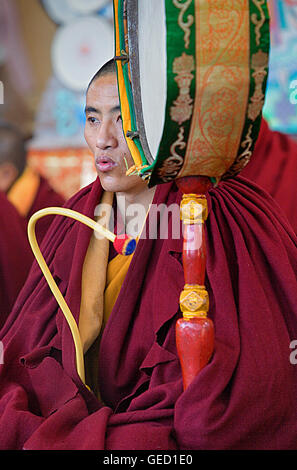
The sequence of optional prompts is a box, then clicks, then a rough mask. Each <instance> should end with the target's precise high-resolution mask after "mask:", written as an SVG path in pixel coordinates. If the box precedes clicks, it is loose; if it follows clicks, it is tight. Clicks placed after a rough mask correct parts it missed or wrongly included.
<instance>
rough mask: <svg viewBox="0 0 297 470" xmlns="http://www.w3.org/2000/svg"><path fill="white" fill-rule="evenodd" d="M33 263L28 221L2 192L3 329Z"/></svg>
mask: <svg viewBox="0 0 297 470" xmlns="http://www.w3.org/2000/svg"><path fill="white" fill-rule="evenodd" d="M32 262H33V254H32V252H31V248H30V246H29V243H28V240H27V237H26V233H25V221H24V220H23V219H22V218H21V217H20V215H19V214H18V212H17V210H16V209H15V207H14V206H13V205H12V204H11V203H10V202H9V201H8V200H7V198H6V196H5V194H4V193H2V192H1V191H0V328H1V327H2V326H3V324H4V322H5V320H6V318H7V316H8V314H9V313H10V311H11V310H12V307H13V305H14V302H15V300H16V298H17V296H18V294H19V292H20V290H21V288H22V287H23V285H24V283H25V280H26V278H27V275H28V272H29V269H30V267H31V264H32Z"/></svg>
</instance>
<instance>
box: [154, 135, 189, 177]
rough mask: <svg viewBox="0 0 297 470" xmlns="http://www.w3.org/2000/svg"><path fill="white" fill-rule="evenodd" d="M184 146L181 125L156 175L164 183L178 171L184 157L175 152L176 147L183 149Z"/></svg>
mask: <svg viewBox="0 0 297 470" xmlns="http://www.w3.org/2000/svg"><path fill="white" fill-rule="evenodd" d="M185 146H186V143H185V142H184V128H183V127H181V128H180V131H179V134H178V139H177V140H176V141H175V142H174V143H173V144H172V145H171V147H170V152H171V155H170V157H168V158H166V159H165V160H164V161H163V163H162V166H161V168H159V170H158V175H159V176H160V178H161V180H162V181H164V183H168V182H169V181H172V180H173V179H174V178H175V177H176V176H177V175H178V173H179V172H180V169H181V167H182V165H183V162H184V159H183V158H182V157H181V156H180V155H178V153H176V147H178V148H180V149H183V148H185Z"/></svg>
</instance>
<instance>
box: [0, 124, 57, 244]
mask: <svg viewBox="0 0 297 470" xmlns="http://www.w3.org/2000/svg"><path fill="white" fill-rule="evenodd" d="M0 190H1V191H3V192H4V193H6V194H7V198H8V200H9V201H10V202H11V203H12V204H13V205H14V206H15V207H16V209H17V210H18V212H19V214H20V215H21V216H22V217H24V218H25V220H26V221H27V222H28V221H29V219H30V217H31V216H32V215H33V214H34V213H35V212H37V211H38V210H40V209H43V208H45V207H50V206H62V205H63V204H64V202H65V201H64V198H63V197H62V196H61V195H60V194H58V193H57V192H56V191H54V190H53V188H51V187H50V185H49V183H48V182H47V181H46V179H45V178H43V177H42V176H40V175H39V174H37V173H36V172H35V171H34V170H33V169H32V168H30V167H29V166H28V165H27V161H26V145H25V139H24V137H23V136H22V134H21V133H20V131H19V130H18V129H16V128H14V127H13V126H12V125H10V124H8V123H0ZM52 220H53V217H51V216H49V217H44V218H42V219H41V220H40V221H38V223H37V225H36V236H37V239H38V241H39V243H40V242H41V241H42V239H43V237H44V235H45V233H46V231H47V229H48V227H49V225H50V224H51V222H52Z"/></svg>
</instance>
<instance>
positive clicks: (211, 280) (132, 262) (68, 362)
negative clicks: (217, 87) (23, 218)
mask: <svg viewBox="0 0 297 470" xmlns="http://www.w3.org/2000/svg"><path fill="white" fill-rule="evenodd" d="M85 137H86V140H87V142H88V144H89V146H90V148H91V150H92V152H93V154H94V160H95V165H96V168H97V172H98V178H97V179H96V181H95V182H94V183H92V184H91V185H89V186H87V187H85V188H83V189H82V190H81V191H80V192H79V193H77V194H76V195H74V196H73V197H72V198H71V199H70V200H69V201H68V202H67V204H66V206H67V207H68V208H70V209H74V210H76V211H78V212H80V213H83V214H85V215H87V216H88V217H91V218H97V217H100V215H99V216H98V206H100V204H99V203H102V201H104V202H106V201H107V206H108V207H114V206H118V205H119V206H121V207H120V210H119V211H117V213H118V214H119V215H118V217H116V222H115V225H116V227H117V226H118V225H122V224H123V223H124V228H125V211H124V210H123V207H124V205H125V204H126V206H128V207H131V204H133V203H141V205H142V206H143V207H144V208H145V210H146V209H147V214H148V215H149V214H150V211H151V209H152V208H153V207H154V206H155V205H157V206H159V205H161V204H162V205H163V206H164V205H165V207H166V206H167V207H171V206H172V205H173V204H179V203H180V201H181V197H182V195H181V193H180V191H179V190H178V189H177V187H176V185H175V183H167V184H163V185H160V186H158V187H157V188H156V189H148V187H147V186H146V184H145V183H144V182H143V181H142V180H141V179H137V178H138V177H137V176H135V175H134V176H126V166H127V165H128V166H131V165H132V164H133V162H132V158H131V155H130V153H129V150H128V147H127V145H126V142H125V139H124V136H123V133H122V124H121V114H120V109H119V98H118V90H117V79H116V75H115V69H114V65H113V63H108V64H107V65H106V66H104V67H103V69H102V70H100V72H99V73H97V74H96V75H95V77H94V79H93V80H92V81H91V84H90V86H89V88H88V92H87V99H86V128H85ZM207 197H208V204H209V216H208V219H207V222H206V231H207V253H208V256H207V276H206V288H207V290H208V292H209V295H210V313H209V316H210V317H211V319H212V320H213V322H214V325H215V350H214V354H213V356H212V358H211V360H210V362H209V363H208V364H207V365H206V366H205V368H204V369H203V370H202V371H201V372H200V373H199V374H198V375H197V377H196V378H195V379H194V380H193V382H192V383H191V384H190V386H189V387H188V388H187V389H186V390H185V391H183V384H182V376H181V368H180V363H179V359H178V356H177V350H176V343H175V324H176V321H177V319H178V318H179V317H180V316H181V312H180V310H179V295H180V292H181V290H182V289H183V286H184V274H183V267H182V237H179V238H176V237H174V236H173V233H172V232H173V228H175V227H174V225H173V224H172V217H173V215H172V213H171V212H168V237H157V238H154V237H149V236H143V233H144V234H146V235H148V233H149V227H148V225H149V219H148V215H147V216H146V217H145V216H144V219H145V220H144V227H143V230H142V232H141V233H140V235H137V236H136V238H137V247H136V250H135V252H134V254H132V255H129V256H128V257H124V256H123V255H117V254H116V253H115V250H114V249H113V246H112V244H111V243H110V242H108V243H107V244H106V243H105V239H100V238H97V237H96V236H95V234H94V233H92V230H91V229H89V228H88V227H86V226H85V225H82V224H79V223H78V222H75V221H73V220H72V219H68V218H64V217H61V216H57V217H56V218H55V221H54V223H53V225H52V226H51V228H50V229H49V232H48V234H47V235H46V238H45V239H44V241H43V245H42V251H43V254H44V257H45V259H46V262H47V264H48V266H49V268H50V270H51V272H52V274H53V276H54V279H55V280H56V282H57V285H58V287H59V289H60V291H61V293H62V295H63V296H64V298H65V299H66V302H67V305H68V306H69V309H70V311H71V312H72V314H73V316H74V318H75V321H76V323H77V325H78V328H79V331H80V335H81V340H82V344H83V354H84V362H85V367H86V383H84V381H83V380H82V378H81V375H80V374H78V370H77V365H76V354H75V345H74V340H73V338H72V334H71V332H70V329H69V327H68V324H67V322H66V320H65V317H64V315H63V313H62V311H61V310H60V309H59V308H58V306H57V302H56V299H55V298H54V296H53V295H52V294H51V292H50V290H49V288H48V285H47V282H46V281H45V279H44V277H43V275H42V273H41V272H40V269H39V267H38V266H37V264H34V265H33V268H32V270H31V273H30V276H29V279H28V281H27V283H26V285H25V287H24V289H23V291H22V293H21V295H20V296H19V298H18V300H17V302H16V305H15V308H14V310H13V312H12V313H11V315H10V317H9V318H8V320H7V322H6V324H5V326H4V328H3V329H2V331H1V341H2V343H3V349H4V361H3V362H4V363H3V365H1V366H0V368H1V369H0V384H1V385H0V448H1V449H25V450H35V449H38V450H46V449H48V450H55V449H56V450H72V449H82V450H88V449H89V450H103V449H104V450H114V449H116V450H123V449H125V450H126V449H129V450H137V449H140V450H149V449H153V450H154V451H155V452H156V451H158V450H174V449H191V450H193V449H197V450H199V449H200V450H204V449H228V450H231V449H232V450H235V449H240V450H244V449H266V450H268V449H278V450H280V449H296V447H297V444H296V443H297V421H296V411H297V402H296V391H297V369H296V365H295V360H294V357H295V356H294V350H292V345H294V342H293V341H294V340H295V339H296V338H297V321H296V320H297V276H296V274H297V239H296V235H295V233H294V231H293V230H292V228H291V226H290V225H289V223H288V221H287V219H286V218H285V216H283V214H282V213H281V211H280V210H279V208H278V207H276V205H275V202H274V201H273V199H272V198H271V197H270V196H269V195H268V194H267V193H266V192H264V191H263V190H262V189H260V188H259V187H258V186H254V185H253V184H252V183H251V182H250V181H249V180H247V179H244V178H242V177H240V176H238V177H236V178H234V179H230V180H229V181H224V182H221V183H220V184H219V185H218V186H217V187H216V188H213V189H211V190H210V191H209V194H208V195H207ZM121 211H122V212H121ZM144 213H145V211H144ZM162 217H163V216H162ZM162 217H161V219H162ZM161 219H158V220H157V224H160V223H161ZM123 221H124V222H123ZM139 226H141V223H140V224H139ZM126 228H127V226H126ZM140 230H141V229H140Z"/></svg>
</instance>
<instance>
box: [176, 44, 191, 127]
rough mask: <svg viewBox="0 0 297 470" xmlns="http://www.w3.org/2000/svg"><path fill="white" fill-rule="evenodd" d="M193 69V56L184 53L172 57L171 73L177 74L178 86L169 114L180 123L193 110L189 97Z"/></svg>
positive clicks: (188, 117)
mask: <svg viewBox="0 0 297 470" xmlns="http://www.w3.org/2000/svg"><path fill="white" fill-rule="evenodd" d="M194 69H195V62H194V57H193V56H189V55H187V54H185V53H184V52H183V53H182V55H181V56H180V57H177V58H176V59H174V62H173V73H175V74H177V77H175V81H176V82H177V84H178V87H179V96H178V98H177V99H176V100H175V101H174V103H173V104H174V106H172V107H171V109H170V116H171V119H172V120H173V121H176V122H178V124H179V125H181V124H182V123H183V122H184V121H187V120H188V119H190V117H191V115H192V111H193V100H192V98H191V97H190V86H191V82H192V80H193V78H194V75H193V74H192V73H191V72H192V71H193V70H194Z"/></svg>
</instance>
